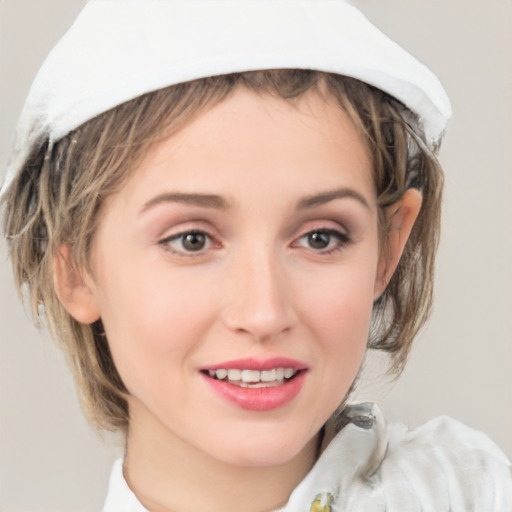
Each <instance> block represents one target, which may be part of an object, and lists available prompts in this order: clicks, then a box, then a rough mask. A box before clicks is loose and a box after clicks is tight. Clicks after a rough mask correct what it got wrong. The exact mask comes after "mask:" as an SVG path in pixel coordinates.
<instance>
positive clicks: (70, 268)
mask: <svg viewBox="0 0 512 512" xmlns="http://www.w3.org/2000/svg"><path fill="white" fill-rule="evenodd" d="M53 283H54V287H55V293H56V294H57V297H58V298H59V301H60V302H61V304H62V305H63V306H64V308H65V309H66V310H67V312H68V313H69V314H70V315H71V316H72V317H73V318H74V319H75V320H77V321H78V322H80V323H83V324H91V323H93V322H96V321H97V320H99V318H100V312H99V308H98V305H97V302H96V297H95V295H94V289H93V285H92V281H91V279H90V278H88V277H87V276H84V275H83V273H82V272H80V270H79V269H78V268H77V266H76V265H75V263H74V261H73V258H72V256H71V253H70V251H69V248H68V247H67V246H62V247H60V248H59V250H58V251H57V254H56V255H55V258H54V263H53Z"/></svg>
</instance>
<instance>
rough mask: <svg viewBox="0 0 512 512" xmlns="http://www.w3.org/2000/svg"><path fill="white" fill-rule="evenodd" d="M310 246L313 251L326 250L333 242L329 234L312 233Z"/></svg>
mask: <svg viewBox="0 0 512 512" xmlns="http://www.w3.org/2000/svg"><path fill="white" fill-rule="evenodd" d="M308 239H309V245H310V246H311V247H313V249H325V248H326V247H327V246H328V245H329V242H330V240H331V235H329V233H311V234H310V235H309V236H308Z"/></svg>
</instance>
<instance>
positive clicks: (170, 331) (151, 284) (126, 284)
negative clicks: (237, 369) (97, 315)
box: [99, 261, 216, 388]
mask: <svg viewBox="0 0 512 512" xmlns="http://www.w3.org/2000/svg"><path fill="white" fill-rule="evenodd" d="M164 267H165V266H164ZM134 268H136V267H135V266H132V265H129V264H128V262H127V261H125V262H124V263H122V264H121V266H120V267H118V268H117V269H116V272H115V273H110V274H109V275H107V273H104V275H103V278H102V279H103V280H102V285H103V286H102V289H101V293H100V295H99V302H100V311H101V316H102V321H103V324H104V327H105V332H106V334H107V338H108V340H109V346H110V350H111V352H112V357H113V359H114V362H115V364H116V367H117V369H118V371H119V373H120V375H121V377H122V378H123V381H124V382H125V384H126V385H127V387H128V388H130V381H134V379H136V378H137V376H140V377H141V378H145V377H144V375H145V374H146V375H148V374H152V375H154V376H156V375H158V374H159V373H160V372H161V373H162V374H166V375H169V374H170V373H169V371H168V370H169V366H172V365H174V364H176V365H180V364H181V363H180V361H181V362H183V361H184V360H185V355H186V354H187V353H188V352H189V351H191V350H192V349H193V348H194V347H195V346H196V345H197V344H198V343H200V340H201V332H203V331H204V330H205V328H206V325H207V324H209V323H210V322H211V321H212V319H214V318H215V317H216V312H215V304H216V302H215V298H214V297H210V295H212V294H211V293H209V292H208V290H209V289H210V288H208V287H199V286H197V285H196V286H194V284H193V283H192V282H191V278H190V276H189V275H188V274H187V273H183V274H184V275H180V274H179V273H178V274H177V273H172V274H171V273H170V272H169V271H168V269H167V270H166V269H165V268H162V265H157V264H155V263H154V262H153V264H148V265H146V266H145V267H144V271H134V270H133V269H134ZM194 282H195V281H194ZM211 289H214V288H213V287H211ZM149 368H151V371H149V370H148V369H149ZM173 374H176V372H174V373H173ZM176 375H177V374H176Z"/></svg>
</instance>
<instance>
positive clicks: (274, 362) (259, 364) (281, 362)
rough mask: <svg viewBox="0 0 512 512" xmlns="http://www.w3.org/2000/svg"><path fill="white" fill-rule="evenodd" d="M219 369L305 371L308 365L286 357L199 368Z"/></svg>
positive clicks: (250, 359)
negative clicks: (286, 369)
mask: <svg viewBox="0 0 512 512" xmlns="http://www.w3.org/2000/svg"><path fill="white" fill-rule="evenodd" d="M219 368H223V369H225V370H233V369H240V370H258V371H260V372H261V371H263V370H272V368H293V369H294V370H307V368H308V365H307V364H304V363H302V362H300V361H297V360H295V359H290V358H288V357H273V358H270V359H256V358H248V359H237V360H233V361H225V362H224V363H217V364H214V365H213V364H212V365H210V366H205V367H203V368H201V370H218V369H219Z"/></svg>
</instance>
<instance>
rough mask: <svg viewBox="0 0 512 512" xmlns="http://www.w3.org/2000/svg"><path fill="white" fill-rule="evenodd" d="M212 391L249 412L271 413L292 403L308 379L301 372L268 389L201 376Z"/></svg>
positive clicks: (304, 372)
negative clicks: (243, 386) (243, 385)
mask: <svg viewBox="0 0 512 512" xmlns="http://www.w3.org/2000/svg"><path fill="white" fill-rule="evenodd" d="M201 375H202V376H203V378H204V379H205V380H206V382H207V383H208V384H209V385H210V386H211V387H212V389H213V390H214V391H215V392H216V393H217V394H218V395H219V396H220V397H221V398H223V399H224V400H226V401H228V402H230V403H232V404H235V405H236V406H238V407H240V408H241V409H246V410H249V411H270V410H272V409H277V408H278V407H282V406H284V405H286V404H287V403H289V402H291V401H292V400H293V399H294V398H295V397H296V396H297V394H298V393H299V391H300V390H301V388H302V385H303V384H304V380H305V378H306V371H301V372H300V373H299V374H298V375H296V376H295V377H294V378H293V379H291V380H289V381H287V382H285V383H284V384H281V385H279V386H272V387H268V388H242V387H240V386H234V385H233V384H229V383H228V382H224V381H222V380H216V379H212V378H211V377H209V376H207V375H204V374H201Z"/></svg>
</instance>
